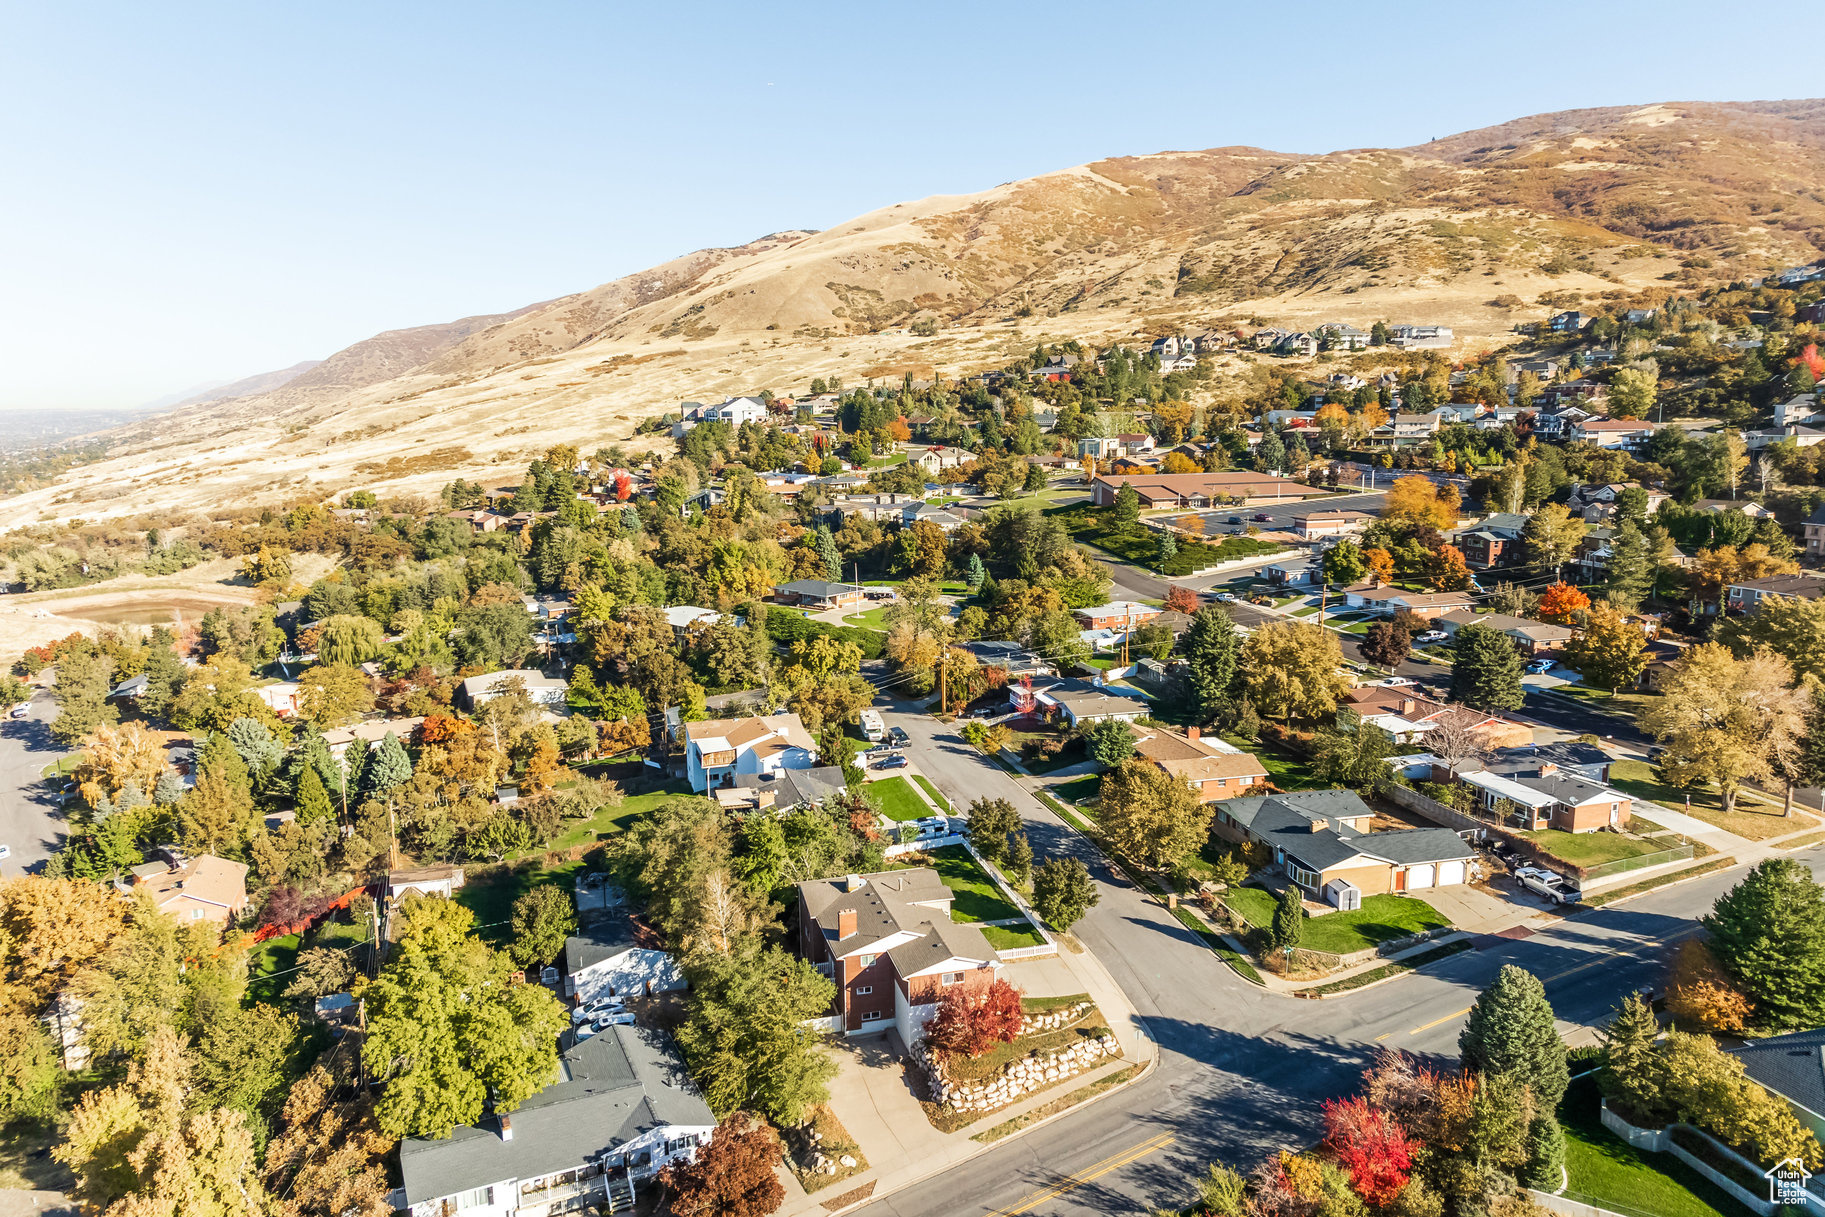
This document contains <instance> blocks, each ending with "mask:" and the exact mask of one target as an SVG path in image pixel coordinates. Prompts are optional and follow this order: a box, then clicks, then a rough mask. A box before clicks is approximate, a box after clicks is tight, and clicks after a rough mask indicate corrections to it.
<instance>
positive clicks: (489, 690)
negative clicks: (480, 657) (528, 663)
mask: <svg viewBox="0 0 1825 1217" xmlns="http://www.w3.org/2000/svg"><path fill="white" fill-rule="evenodd" d="M516 680H517V681H519V682H520V683H521V684H522V685H524V686H525V688H526V696H527V697H529V698H531V699H532V701H533V704H535V705H540V706H561V705H563V704H564V698H565V697H566V696H567V695H568V694H569V692H570V682H569V681H566V680H560V679H558V678H557V677H555V676H547V675H545V673H543V672H541V671H539V670H538V669H536V668H508V669H507V670H506V671H503V672H488V673H486V674H484V675H481V676H471V677H469V678H468V679H467V680H465V681H463V683H462V684H460V685H458V686H457V692H458V693H459V694H460V695H461V697H462V699H463V704H464V705H466V706H468V707H469V708H470V709H471V710H479V709H481V708H482V707H483V706H485V705H487V704H488V703H489V702H491V701H493V700H494V699H495V698H497V697H499V696H501V694H503V693H505V692H507V691H508V687H509V685H510V684H511V683H512V682H513V681H516Z"/></svg>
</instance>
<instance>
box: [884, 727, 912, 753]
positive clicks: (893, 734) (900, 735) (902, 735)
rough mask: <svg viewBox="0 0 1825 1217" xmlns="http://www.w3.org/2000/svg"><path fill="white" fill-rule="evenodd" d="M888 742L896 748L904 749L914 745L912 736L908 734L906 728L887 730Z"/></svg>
mask: <svg viewBox="0 0 1825 1217" xmlns="http://www.w3.org/2000/svg"><path fill="white" fill-rule="evenodd" d="M887 742H888V743H890V744H892V745H893V746H894V747H896V748H904V747H906V745H908V744H910V743H912V736H910V735H908V734H906V728H904V727H889V728H888V729H887Z"/></svg>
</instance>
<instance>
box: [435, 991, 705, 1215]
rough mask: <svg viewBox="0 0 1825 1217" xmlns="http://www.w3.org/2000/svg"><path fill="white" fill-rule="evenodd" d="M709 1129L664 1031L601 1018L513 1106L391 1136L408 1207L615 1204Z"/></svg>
mask: <svg viewBox="0 0 1825 1217" xmlns="http://www.w3.org/2000/svg"><path fill="white" fill-rule="evenodd" d="M715 1131H716V1116H715V1115H714V1114H713V1113H712V1112H711V1111H710V1108H709V1105H708V1104H706V1103H705V1102H704V1101H703V1097H702V1095H700V1094H699V1093H698V1091H697V1087H696V1086H695V1085H694V1084H693V1083H692V1082H691V1079H690V1076H689V1075H688V1074H687V1073H686V1072H685V1070H684V1064H683V1062H682V1061H680V1060H679V1059H678V1056H677V1053H676V1052H675V1050H674V1049H673V1048H672V1046H671V1043H670V1038H669V1037H668V1036H666V1035H665V1034H664V1033H663V1032H660V1031H651V1030H646V1029H643V1028H637V1027H619V1026H611V1027H608V1028H605V1029H604V1030H602V1031H600V1032H598V1033H597V1034H595V1035H593V1036H590V1037H589V1038H587V1039H584V1040H582V1041H580V1042H578V1043H577V1044H575V1045H573V1046H572V1047H570V1048H568V1049H566V1050H565V1051H564V1052H563V1053H562V1054H561V1055H560V1056H559V1057H558V1070H557V1076H556V1078H555V1079H554V1080H553V1081H552V1083H551V1085H549V1086H547V1087H545V1089H543V1090H541V1091H539V1092H538V1093H537V1094H535V1095H533V1096H532V1097H531V1098H529V1099H527V1100H526V1101H525V1102H524V1103H521V1104H520V1105H519V1106H518V1107H517V1108H515V1109H514V1110H513V1111H511V1112H497V1113H495V1114H492V1115H489V1116H486V1117H484V1118H483V1120H482V1121H481V1123H479V1124H476V1125H465V1126H464V1127H461V1128H457V1129H455V1130H453V1131H452V1132H451V1133H450V1135H449V1136H447V1137H441V1138H438V1139H436V1140H431V1139H426V1138H419V1137H407V1138H406V1139H405V1140H403V1141H401V1142H400V1143H399V1177H400V1185H401V1189H400V1190H401V1191H402V1192H403V1194H404V1200H405V1204H404V1208H405V1210H406V1212H407V1213H408V1214H409V1217H457V1215H459V1214H460V1217H522V1215H524V1214H532V1213H539V1214H552V1213H570V1212H578V1211H581V1210H583V1209H586V1208H592V1207H596V1206H601V1211H606V1212H623V1211H626V1210H631V1209H632V1208H633V1207H634V1204H635V1200H636V1193H637V1190H638V1188H639V1187H640V1185H641V1184H643V1183H645V1182H647V1181H650V1180H651V1179H652V1178H653V1176H655V1175H657V1174H658V1173H659V1172H660V1171H661V1170H663V1169H664V1168H666V1167H667V1166H670V1165H672V1164H673V1163H678V1162H689V1161H692V1160H693V1159H694V1158H695V1157H696V1156H697V1148H698V1146H700V1145H703V1144H705V1143H707V1142H708V1141H709V1139H710V1134H711V1133H713V1132H715Z"/></svg>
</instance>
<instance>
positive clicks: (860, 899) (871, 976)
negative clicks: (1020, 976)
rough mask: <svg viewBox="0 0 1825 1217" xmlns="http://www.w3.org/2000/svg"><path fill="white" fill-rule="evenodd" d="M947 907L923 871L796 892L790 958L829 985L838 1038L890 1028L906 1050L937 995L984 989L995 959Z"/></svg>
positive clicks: (942, 890) (947, 893)
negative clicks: (795, 953) (797, 957)
mask: <svg viewBox="0 0 1825 1217" xmlns="http://www.w3.org/2000/svg"><path fill="white" fill-rule="evenodd" d="M951 898H952V897H951V890H950V888H948V887H946V886H945V885H944V880H943V879H941V878H940V877H939V876H938V872H937V871H935V870H933V869H931V868H930V867H928V866H918V867H912V868H910V869H907V870H896V871H883V872H880V873H877V874H870V875H846V876H844V877H843V878H840V879H816V880H813V881H812V882H810V883H801V884H799V885H798V927H799V930H798V934H799V953H800V954H802V955H803V956H804V957H805V959H807V960H808V961H810V963H811V964H812V965H813V966H815V967H816V968H817V969H818V971H820V972H822V973H823V974H824V975H825V976H828V977H829V978H830V979H831V980H833V981H835V982H836V988H837V992H836V1003H835V1009H834V1010H833V1011H832V1013H833V1014H835V1015H837V1016H838V1017H839V1018H841V1020H842V1028H843V1031H844V1033H845V1034H848V1035H871V1034H873V1033H875V1032H878V1031H886V1030H887V1029H888V1028H890V1027H891V1028H893V1029H895V1030H897V1031H898V1032H899V1033H900V1041H901V1043H903V1044H907V1045H911V1044H912V1043H913V1042H914V1041H915V1040H917V1039H918V1038H920V1037H921V1036H922V1035H923V1034H924V1032H925V1024H926V1023H927V1022H929V1021H930V1020H931V1017H932V1015H934V1014H935V1013H937V1004H938V999H939V998H940V997H942V996H943V995H944V994H945V993H947V992H951V991H953V990H956V989H957V988H958V987H959V986H963V991H966V992H967V991H971V990H974V989H986V988H987V987H988V986H989V985H990V984H991V983H993V981H994V979H995V976H996V974H997V973H998V972H999V971H1000V970H1001V967H1002V963H1001V957H1000V956H999V955H997V954H996V953H995V948H994V947H992V946H990V945H989V941H988V939H987V938H986V937H984V936H983V933H982V930H981V929H980V928H978V927H977V926H975V925H972V924H968V923H965V922H954V921H952V920H951Z"/></svg>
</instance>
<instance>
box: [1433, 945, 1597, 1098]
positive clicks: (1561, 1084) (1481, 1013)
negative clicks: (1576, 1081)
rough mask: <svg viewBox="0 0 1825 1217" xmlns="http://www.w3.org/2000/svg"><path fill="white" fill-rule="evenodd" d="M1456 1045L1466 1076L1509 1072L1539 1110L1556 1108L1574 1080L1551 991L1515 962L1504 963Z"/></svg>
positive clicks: (1479, 998) (1476, 1006)
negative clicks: (1556, 1026) (1555, 1018)
mask: <svg viewBox="0 0 1825 1217" xmlns="http://www.w3.org/2000/svg"><path fill="white" fill-rule="evenodd" d="M1457 1045H1458V1051H1459V1053H1460V1054H1461V1055H1462V1057H1463V1063H1464V1069H1465V1071H1466V1072H1468V1073H1493V1074H1507V1075H1509V1076H1511V1077H1513V1078H1515V1079H1517V1080H1518V1081H1520V1082H1523V1083H1525V1084H1526V1085H1527V1086H1528V1087H1529V1088H1530V1089H1531V1090H1532V1091H1533V1095H1534V1103H1535V1106H1536V1108H1537V1109H1538V1110H1540V1111H1553V1110H1556V1109H1557V1108H1558V1106H1559V1100H1560V1099H1561V1098H1562V1097H1564V1095H1565V1087H1566V1086H1567V1085H1568V1084H1569V1083H1570V1081H1571V1075H1570V1071H1569V1070H1568V1069H1567V1068H1566V1065H1565V1044H1564V1043H1563V1042H1562V1041H1561V1040H1560V1039H1559V1033H1558V1031H1557V1030H1555V1029H1554V1028H1553V1008H1552V1005H1551V1003H1549V1002H1548V1001H1547V1000H1546V988H1545V986H1543V985H1542V984H1541V983H1540V980H1539V978H1538V977H1536V976H1534V975H1533V973H1531V972H1527V971H1523V970H1522V969H1520V968H1517V967H1515V966H1514V965H1513V964H1505V965H1504V966H1503V968H1502V970H1501V972H1500V973H1498V974H1497V976H1496V978H1495V982H1494V983H1493V984H1491V985H1490V986H1489V987H1488V988H1487V989H1484V990H1483V992H1482V993H1481V995H1479V996H1478V997H1477V999H1476V1004H1475V1005H1473V1006H1472V1007H1470V1018H1469V1019H1468V1020H1467V1021H1466V1022H1465V1024H1464V1030H1463V1031H1462V1032H1461V1033H1460V1034H1459V1035H1458V1037H1457Z"/></svg>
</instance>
